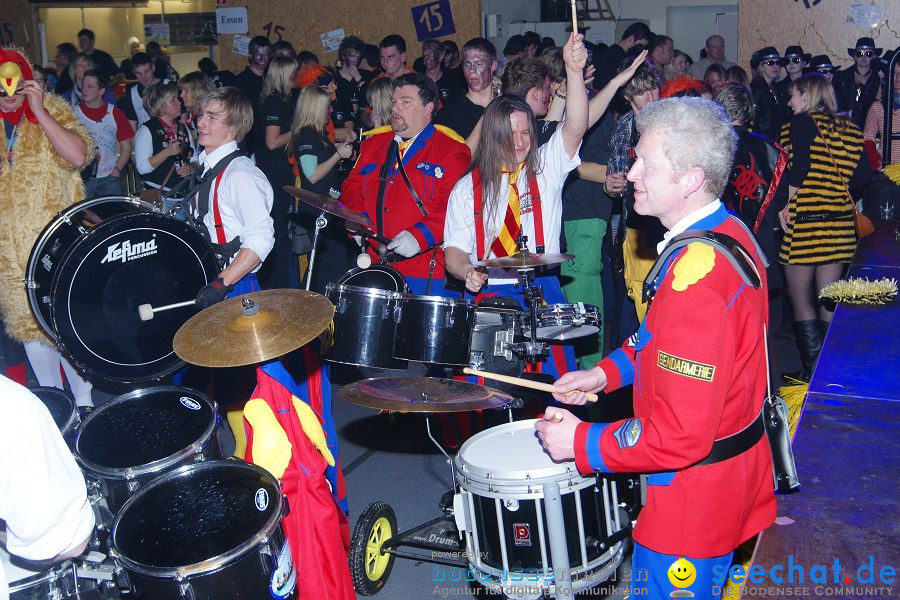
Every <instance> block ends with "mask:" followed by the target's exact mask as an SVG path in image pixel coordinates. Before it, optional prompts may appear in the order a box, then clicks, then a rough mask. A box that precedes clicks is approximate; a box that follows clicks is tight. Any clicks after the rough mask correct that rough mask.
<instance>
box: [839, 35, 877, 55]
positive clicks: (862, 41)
mask: <svg viewBox="0 0 900 600" xmlns="http://www.w3.org/2000/svg"><path fill="white" fill-rule="evenodd" d="M857 50H871V51H873V52H874V53H875V56H881V53H882V52H883V49H882V48H876V47H875V40H873V39H872V38H870V37H861V38H859V39H858V40H856V47H855V48H847V54H849V55H850V56H853V55H854V54H856V51H857Z"/></svg>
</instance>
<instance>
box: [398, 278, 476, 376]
mask: <svg viewBox="0 0 900 600" xmlns="http://www.w3.org/2000/svg"><path fill="white" fill-rule="evenodd" d="M398 305H399V310H398V311H397V332H396V336H395V337H394V358H399V359H402V360H412V361H416V362H422V363H433V364H439V365H459V366H466V365H468V364H469V344H470V342H471V339H472V330H473V329H474V328H475V304H474V303H473V302H470V301H468V300H456V299H453V298H443V297H441V296H415V295H412V294H410V295H407V296H403V297H402V298H400V300H399V302H398Z"/></svg>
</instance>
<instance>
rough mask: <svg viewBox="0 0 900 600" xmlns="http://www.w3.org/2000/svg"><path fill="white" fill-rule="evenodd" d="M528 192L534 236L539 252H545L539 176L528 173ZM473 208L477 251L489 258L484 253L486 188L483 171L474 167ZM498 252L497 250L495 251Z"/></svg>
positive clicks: (479, 255) (482, 256) (479, 254)
mask: <svg viewBox="0 0 900 600" xmlns="http://www.w3.org/2000/svg"><path fill="white" fill-rule="evenodd" d="M528 193H529V194H530V195H531V209H532V211H533V214H534V236H535V244H536V246H535V248H536V250H537V254H543V253H544V215H543V212H542V211H541V190H540V188H539V187H538V182H537V176H536V175H535V174H534V173H532V172H530V171H529V173H528ZM472 194H473V210H474V213H475V251H476V253H477V255H478V257H479V259H484V258H487V256H485V253H484V214H483V213H484V190H483V189H482V187H481V173H480V172H479V170H478V169H472ZM495 254H496V252H495Z"/></svg>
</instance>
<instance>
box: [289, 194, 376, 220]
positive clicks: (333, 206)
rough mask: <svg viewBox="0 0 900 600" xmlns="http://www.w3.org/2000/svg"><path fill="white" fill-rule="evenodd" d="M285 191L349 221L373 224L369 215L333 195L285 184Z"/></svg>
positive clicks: (314, 206)
mask: <svg viewBox="0 0 900 600" xmlns="http://www.w3.org/2000/svg"><path fill="white" fill-rule="evenodd" d="M284 191H286V192H287V193H288V194H290V195H291V196H293V197H294V198H297V199H298V200H301V201H303V202H305V203H307V204H309V205H310V206H312V207H313V208H317V209H319V210H324V211H325V212H327V213H330V214H332V215H334V216H336V217H340V218H342V219H346V220H348V221H353V222H354V223H359V224H360V225H371V224H372V221H371V220H369V218H368V217H366V216H363V215H361V214H359V213H357V212H353V211H352V210H350V209H349V208H347V207H346V206H344V205H343V203H341V201H340V200H335V199H334V198H332V197H331V196H324V195H322V194H316V193H314V192H310V191H308V190H301V189H300V188H296V187H293V186H290V185H286V186H284Z"/></svg>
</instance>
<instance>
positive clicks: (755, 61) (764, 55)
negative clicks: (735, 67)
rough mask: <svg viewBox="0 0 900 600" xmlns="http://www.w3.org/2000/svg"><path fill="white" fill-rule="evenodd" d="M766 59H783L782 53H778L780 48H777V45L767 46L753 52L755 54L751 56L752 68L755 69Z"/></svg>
mask: <svg viewBox="0 0 900 600" xmlns="http://www.w3.org/2000/svg"><path fill="white" fill-rule="evenodd" d="M764 60H775V61H779V62H780V61H781V55H779V54H778V50H776V49H775V46H766V47H765V48H761V49H759V50H757V51H756V52H754V53H753V56H751V57H750V69H751V70H753V71H755V70H756V67H758V66H759V63H761V62H762V61H764Z"/></svg>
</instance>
